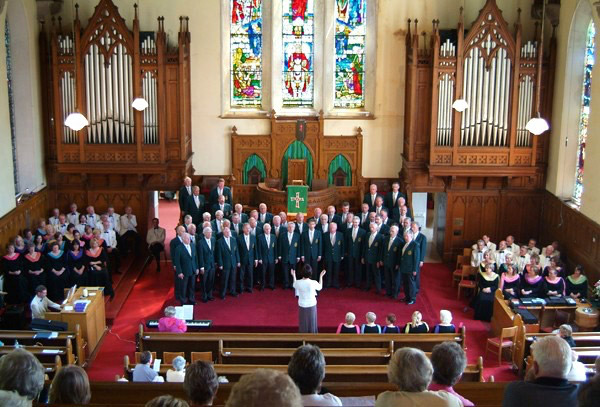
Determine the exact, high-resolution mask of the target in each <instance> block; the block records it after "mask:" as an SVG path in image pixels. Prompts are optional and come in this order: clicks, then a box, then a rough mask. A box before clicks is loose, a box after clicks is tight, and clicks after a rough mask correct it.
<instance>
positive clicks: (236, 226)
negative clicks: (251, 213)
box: [229, 212, 248, 236]
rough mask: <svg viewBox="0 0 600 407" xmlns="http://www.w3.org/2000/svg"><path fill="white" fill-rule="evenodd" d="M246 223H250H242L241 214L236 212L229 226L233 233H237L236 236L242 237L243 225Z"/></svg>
mask: <svg viewBox="0 0 600 407" xmlns="http://www.w3.org/2000/svg"><path fill="white" fill-rule="evenodd" d="M244 223H248V222H242V221H241V220H240V214H239V213H236V212H234V213H233V215H231V225H230V226H229V229H230V230H231V233H234V232H235V234H236V236H239V235H241V234H242V225H243V224H244Z"/></svg>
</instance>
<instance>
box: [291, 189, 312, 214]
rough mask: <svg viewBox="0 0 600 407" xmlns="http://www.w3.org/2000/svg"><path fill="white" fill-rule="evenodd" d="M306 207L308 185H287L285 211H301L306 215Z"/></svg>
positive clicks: (294, 212) (295, 212)
mask: <svg viewBox="0 0 600 407" xmlns="http://www.w3.org/2000/svg"><path fill="white" fill-rule="evenodd" d="M307 207H308V185H288V186H287V208H288V209H287V213H288V215H296V214H298V213H303V214H305V215H306V212H307V211H306V208H307Z"/></svg>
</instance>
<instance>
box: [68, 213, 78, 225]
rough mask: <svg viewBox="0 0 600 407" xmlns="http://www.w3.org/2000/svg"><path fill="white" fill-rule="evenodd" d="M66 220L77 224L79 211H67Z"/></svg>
mask: <svg viewBox="0 0 600 407" xmlns="http://www.w3.org/2000/svg"><path fill="white" fill-rule="evenodd" d="M67 222H69V223H72V224H73V225H75V226H77V225H79V212H77V211H75V212H69V213H67Z"/></svg>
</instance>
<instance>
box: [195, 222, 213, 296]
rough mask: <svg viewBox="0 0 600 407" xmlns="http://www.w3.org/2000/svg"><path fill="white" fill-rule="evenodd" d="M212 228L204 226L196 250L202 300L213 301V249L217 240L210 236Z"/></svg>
mask: <svg viewBox="0 0 600 407" xmlns="http://www.w3.org/2000/svg"><path fill="white" fill-rule="evenodd" d="M212 233H213V231H212V228H210V227H205V228H204V230H203V231H202V234H203V235H202V237H198V241H197V243H196V252H197V253H198V266H199V268H200V281H201V282H202V289H201V290H202V302H204V303H206V302H208V301H213V300H214V297H213V289H214V287H215V272H216V271H215V263H216V261H215V259H216V257H215V250H216V248H217V247H216V246H217V240H216V239H215V238H214V237H213V236H212Z"/></svg>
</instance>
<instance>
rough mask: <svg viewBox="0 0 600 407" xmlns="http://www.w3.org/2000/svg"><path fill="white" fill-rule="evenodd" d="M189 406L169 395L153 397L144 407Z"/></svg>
mask: <svg viewBox="0 0 600 407" xmlns="http://www.w3.org/2000/svg"><path fill="white" fill-rule="evenodd" d="M189 406H190V405H189V404H188V403H186V402H185V401H184V400H181V399H178V398H176V397H173V396H171V395H169V394H167V395H166V396H158V397H154V398H153V399H152V400H150V401H149V402H147V403H146V405H145V407H189Z"/></svg>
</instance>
